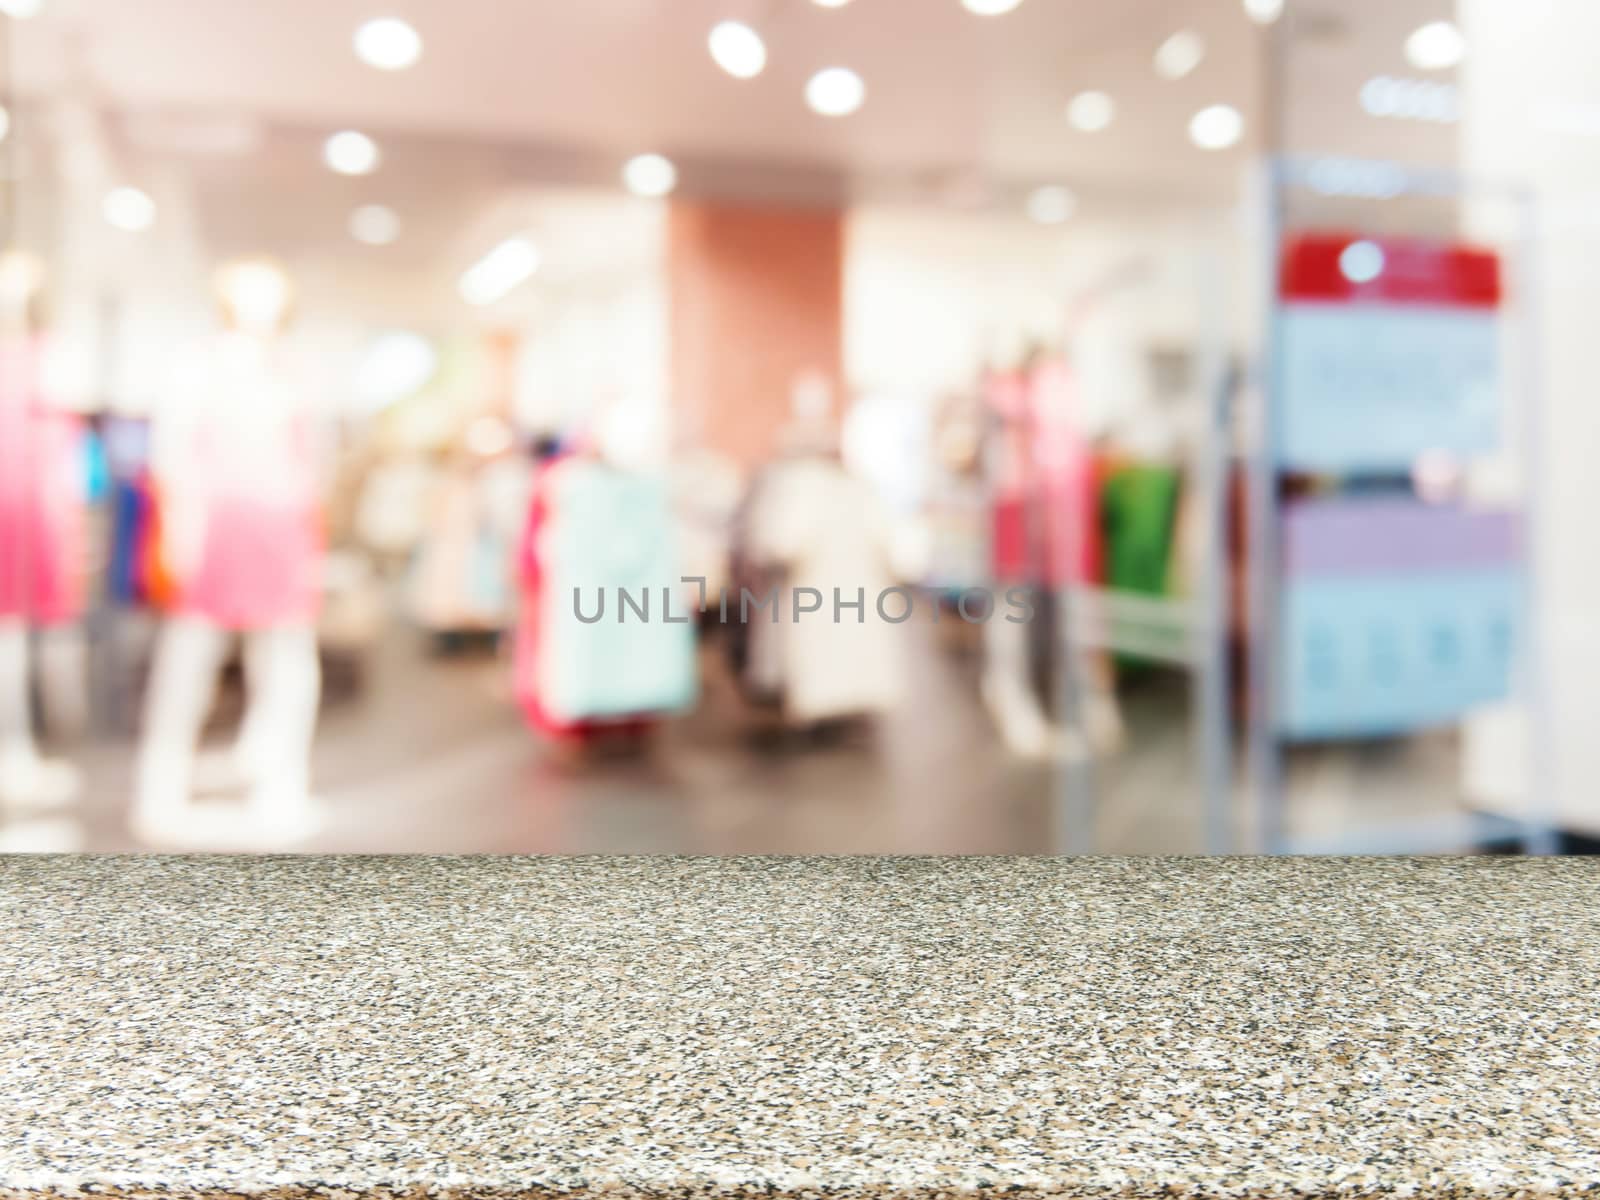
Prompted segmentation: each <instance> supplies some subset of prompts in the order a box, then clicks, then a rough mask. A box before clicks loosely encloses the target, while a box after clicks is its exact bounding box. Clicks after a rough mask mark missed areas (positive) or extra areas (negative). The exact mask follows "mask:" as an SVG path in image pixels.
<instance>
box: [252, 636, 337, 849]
mask: <svg viewBox="0 0 1600 1200" xmlns="http://www.w3.org/2000/svg"><path fill="white" fill-rule="evenodd" d="M244 663H245V684H246V687H247V688H248V691H249V707H248V709H247V711H246V713H245V718H244V724H243V727H242V728H241V730H240V734H239V754H240V757H241V759H242V761H244V762H245V763H246V764H248V767H249V769H250V772H251V775H252V777H253V786H252V787H251V790H250V817H251V825H252V827H253V828H254V829H256V830H258V831H260V832H261V833H263V834H264V835H265V836H267V837H268V838H270V839H273V840H275V841H287V842H294V841H299V840H300V839H302V838H305V837H308V836H310V835H311V834H312V833H314V832H315V831H316V829H317V828H318V827H319V826H320V824H321V818H320V816H319V814H318V813H317V811H316V805H315V802H314V801H313V799H312V796H311V746H312V740H313V738H314V736H315V734H316V725H317V705H318V702H319V700H320V697H321V692H322V669H321V665H320V663H319V662H318V659H317V635H316V631H315V630H314V629H313V628H311V627H310V626H308V625H288V626H279V627H275V628H271V629H257V630H253V631H251V632H250V633H249V634H247V635H246V637H245V660H244Z"/></svg>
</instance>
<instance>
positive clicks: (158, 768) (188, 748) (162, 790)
mask: <svg viewBox="0 0 1600 1200" xmlns="http://www.w3.org/2000/svg"><path fill="white" fill-rule="evenodd" d="M224 644H225V638H224V636H223V632H222V630H220V629H218V628H217V627H216V626H215V625H212V624H211V623H210V622H209V621H204V620H201V619H199V618H197V617H177V618H174V619H173V620H171V621H168V622H167V624H166V626H165V627H164V628H163V629H162V630H161V634H160V637H159V638H158V639H157V641H156V650H155V661H154V663H153V664H152V666H151V671H150V686H149V690H148V692H147V694H146V697H145V706H144V729H143V733H142V736H141V738H140V743H139V764H138V769H137V776H136V779H135V782H134V812H133V825H134V829H135V831H136V832H137V833H138V834H139V835H140V836H141V837H143V838H145V839H147V840H150V841H156V842H165V841H174V840H177V841H182V840H186V839H187V838H189V837H191V836H192V834H193V830H192V828H191V827H192V824H193V822H192V818H193V812H192V808H191V804H190V788H191V784H192V777H193V773H194V757H195V749H196V743H197V742H198V741H199V739H200V728H201V726H202V724H203V723H204V722H205V717H206V713H207V712H208V711H209V710H210V708H211V700H212V695H213V693H214V692H215V690H216V684H217V672H218V670H219V669H220V667H221V664H222V651H223V646H224Z"/></svg>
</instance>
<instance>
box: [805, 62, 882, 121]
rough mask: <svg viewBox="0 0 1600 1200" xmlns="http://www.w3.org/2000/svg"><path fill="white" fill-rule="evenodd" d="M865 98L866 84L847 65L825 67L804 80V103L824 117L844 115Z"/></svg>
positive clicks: (859, 105)
mask: <svg viewBox="0 0 1600 1200" xmlns="http://www.w3.org/2000/svg"><path fill="white" fill-rule="evenodd" d="M866 98H867V85H866V84H865V83H863V82H862V80H861V76H859V75H857V74H856V73H855V72H854V71H852V70H850V68H849V67H825V68H824V69H823V70H821V71H818V72H817V73H816V74H815V75H813V76H812V77H811V78H810V79H809V80H808V81H807V82H806V103H807V104H809V105H810V106H811V109H812V111H813V112H816V113H820V114H821V115H822V116H824V117H845V116H849V115H850V114H851V113H853V112H855V111H856V109H858V108H860V107H861V105H862V102H863V101H865V100H866Z"/></svg>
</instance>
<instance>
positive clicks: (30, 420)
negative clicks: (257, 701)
mask: <svg viewBox="0 0 1600 1200" xmlns="http://www.w3.org/2000/svg"><path fill="white" fill-rule="evenodd" d="M43 280H44V272H43V267H42V265H41V264H40V263H39V262H38V260H37V259H34V258H33V257H31V256H29V255H26V254H23V253H22V252H20V251H8V252H7V253H5V254H4V255H0V807H3V808H6V809H10V808H15V809H18V810H34V809H39V808H52V807H58V806H60V805H63V804H66V803H68V802H70V801H71V800H73V799H74V798H75V797H76V796H77V794H78V792H79V778H78V774H77V772H76V771H75V770H74V769H73V768H72V767H71V765H70V764H67V763H64V762H59V761H56V760H52V759H48V758H44V757H43V756H41V755H40V753H39V750H38V748H37V746H36V744H35V742H34V736H33V721H32V711H31V709H32V706H31V702H30V699H31V692H32V683H33V680H34V677H35V675H36V674H37V675H38V676H39V682H40V684H41V690H42V691H43V692H44V693H45V698H46V701H47V708H49V707H52V706H51V705H50V701H51V700H52V698H55V699H56V700H60V699H61V698H63V697H66V698H68V706H69V707H70V705H71V701H72V699H73V698H76V697H80V696H81V695H82V691H83V683H82V680H81V679H79V680H74V679H73V678H72V677H71V675H72V672H73V671H74V670H81V667H82V654H81V648H82V644H83V643H82V636H81V631H80V630H79V629H78V628H77V625H76V621H77V618H78V617H79V615H80V614H81V611H82V606H83V586H82V585H83V580H82V577H81V570H80V564H81V562H82V561H83V543H84V536H85V530H84V505H85V489H86V480H85V479H84V471H83V457H82V439H81V429H80V427H79V423H78V419H77V417H76V415H75V414H73V413H72V412H70V411H69V410H68V409H66V408H65V407H63V406H62V405H61V404H60V403H59V401H60V397H59V396H58V395H56V394H55V392H56V389H55V388H53V387H52V386H51V382H50V380H49V379H47V376H46V371H45V361H44V360H45V339H44V337H43V336H42V335H41V334H39V333H38V331H37V327H38V322H37V320H36V319H35V318H36V316H37V312H38V309H39V306H40V304H41V299H42V297H41V292H42V285H43ZM35 645H36V646H37V648H38V655H37V659H36V660H35V656H34V655H32V654H31V653H30V651H31V649H32V648H33V647H34V646H35ZM55 707H59V705H56V706H55Z"/></svg>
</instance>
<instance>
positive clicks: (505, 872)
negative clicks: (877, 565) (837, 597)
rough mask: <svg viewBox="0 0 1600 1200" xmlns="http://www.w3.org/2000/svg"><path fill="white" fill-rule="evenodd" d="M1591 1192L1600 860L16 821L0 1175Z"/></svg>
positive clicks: (646, 1186) (520, 1189)
mask: <svg viewBox="0 0 1600 1200" xmlns="http://www.w3.org/2000/svg"><path fill="white" fill-rule="evenodd" d="M1579 1191H1600V867H1597V866H1595V865H1591V863H1590V862H1588V861H1582V860H1571V859H1569V860H1544V861H1529V860H1518V859H1457V860H1443V859H1441V860H1405V859H1390V860H1375V859H1345V860H1329V859H1276V860H1257V859H1214V860H1205V859H1077V860H1072V859H914V858H906V859H673V858H608V859H517V858H471V859H441V858H264V859H263V858H234V859H226V858H204V859H181V858H23V857H19V858H10V859H0V1197H6V1198H18V1200H20V1198H29V1200H31V1198H34V1197H59V1196H78V1195H85V1194H103V1195H110V1196H138V1197H145V1196H172V1197H200V1196H207V1197H211V1196H241V1197H243V1196H248V1197H256V1196H262V1197H265V1196H271V1197H283V1198H285V1200H289V1198H295V1200H299V1198H310V1197H330V1198H339V1200H353V1198H357V1197H360V1196H362V1195H364V1194H365V1195H375V1196H379V1197H401V1196H405V1197H422V1196H448V1197H461V1198H467V1197H474V1198H476V1197H496V1198H498V1197H507V1198H509V1197H511V1196H552V1197H554V1196H563V1197H568V1196H570V1197H577V1196H588V1195H600V1194H604V1195H606V1196H609V1197H615V1198H617V1200H628V1198H631V1197H681V1198H689V1197H696V1196H715V1197H745V1196H761V1197H774V1196H776V1197H824V1196H836V1197H846V1196H850V1197H857V1196H859V1197H913V1196H916V1197H928V1196H974V1195H983V1196H990V1195H992V1196H996V1197H999V1196H1002V1195H1004V1196H1007V1197H1017V1198H1019V1200H1031V1198H1033V1197H1045V1196H1052V1197H1054V1196H1095V1197H1110V1196H1116V1197H1135V1196H1138V1197H1145V1196H1153V1195H1156V1194H1163V1195H1176V1196H1196V1197H1199V1196H1216V1197H1234V1196H1238V1197H1244V1196H1250V1197H1257V1196H1259V1197H1267V1196H1273V1197H1277V1196H1299V1197H1312V1196H1318V1197H1322V1196H1327V1197H1334V1196H1369V1195H1417V1196H1435V1195H1436V1196H1462V1197H1466V1196H1483V1197H1488V1196H1535V1195H1550V1194H1557V1193H1575V1192H1579Z"/></svg>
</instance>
